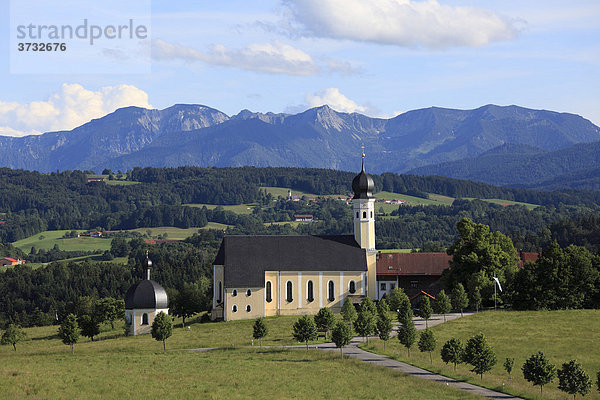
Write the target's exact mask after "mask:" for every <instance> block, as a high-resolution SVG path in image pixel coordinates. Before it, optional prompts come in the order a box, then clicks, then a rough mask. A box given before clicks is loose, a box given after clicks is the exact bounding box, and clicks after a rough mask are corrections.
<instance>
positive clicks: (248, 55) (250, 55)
mask: <svg viewBox="0 0 600 400" xmlns="http://www.w3.org/2000/svg"><path fill="white" fill-rule="evenodd" d="M152 57H153V58H155V59H158V60H170V59H181V60H185V61H202V62H205V63H207V64H213V65H221V66H227V67H234V68H241V69H245V70H249V71H258V72H267V73H275V74H285V75H314V74H316V73H318V72H319V70H320V68H319V66H318V65H317V64H316V63H315V61H314V60H313V58H312V57H311V56H310V55H309V54H307V53H305V52H304V51H302V50H300V49H297V48H295V47H293V46H290V45H288V44H285V43H282V42H279V41H274V42H272V43H254V44H249V45H248V46H246V47H244V48H243V49H239V50H236V49H229V48H228V47H226V46H224V45H222V44H217V45H214V46H213V47H212V48H211V49H210V50H209V51H208V52H203V51H200V50H197V49H195V48H193V47H188V46H182V45H179V44H172V43H168V42H165V41H164V40H160V39H154V40H153V41H152Z"/></svg>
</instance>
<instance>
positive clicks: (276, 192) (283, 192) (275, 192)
mask: <svg viewBox="0 0 600 400" xmlns="http://www.w3.org/2000/svg"><path fill="white" fill-rule="evenodd" d="M260 188H261V189H263V190H266V191H267V193H271V196H273V197H275V198H277V197H279V196H281V197H284V198H287V195H288V190H290V189H289V188H280V187H273V186H261V187H260ZM292 195H299V196H309V197H315V196H317V195H316V194H312V193H307V192H303V191H301V190H295V189H292Z"/></svg>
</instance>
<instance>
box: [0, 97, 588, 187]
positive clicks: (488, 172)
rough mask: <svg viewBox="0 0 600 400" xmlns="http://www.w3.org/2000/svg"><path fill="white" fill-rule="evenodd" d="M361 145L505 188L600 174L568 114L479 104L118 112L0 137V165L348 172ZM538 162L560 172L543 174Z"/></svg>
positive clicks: (370, 155) (417, 166)
mask: <svg viewBox="0 0 600 400" xmlns="http://www.w3.org/2000/svg"><path fill="white" fill-rule="evenodd" d="M594 142H596V143H594ZM589 143H594V144H593V145H589ZM362 145H364V146H365V148H366V153H367V159H366V163H367V168H368V170H369V171H372V172H386V171H387V172H399V173H400V172H407V171H411V172H414V173H418V174H425V173H426V174H430V173H431V174H439V175H446V176H453V177H459V178H468V179H474V180H480V181H485V182H490V183H497V184H505V185H512V184H518V185H526V184H531V183H534V182H541V181H549V180H551V179H553V178H556V177H557V176H559V175H564V174H572V173H574V172H576V171H580V170H587V171H588V173H589V170H590V169H593V168H596V167H600V162H599V160H598V157H594V154H596V155H597V154H600V152H599V151H598V149H600V128H598V127H597V126H596V125H594V124H592V123H591V122H590V121H588V120H586V119H584V118H583V117H581V116H578V115H575V114H568V113H558V112H552V111H546V110H532V109H527V108H523V107H518V106H496V105H486V106H483V107H480V108H477V109H474V110H454V109H446V108H439V107H431V108H426V109H419V110H414V111H408V112H405V113H402V114H400V115H398V116H397V117H394V118H390V119H383V118H371V117H367V116H365V115H362V114H358V113H351V114H348V113H341V112H337V111H334V110H333V109H331V108H330V107H328V106H321V107H317V108H312V109H309V110H307V111H304V112H302V113H299V114H274V113H264V114H263V113H254V112H251V111H248V110H243V111H241V112H240V113H238V114H237V115H234V116H228V115H227V114H225V113H223V112H221V111H219V110H216V109H214V108H211V107H207V106H203V105H183V104H177V105H174V106H171V107H169V108H166V109H163V110H149V109H144V108H138V107H126V108H121V109H118V110H116V111H115V112H113V113H111V114H108V115H106V116H104V117H102V118H98V119H94V120H92V121H90V122H88V123H86V124H84V125H81V126H79V127H77V128H75V129H73V130H70V131H60V132H48V133H44V134H42V135H37V136H26V137H8V136H0V150H1V151H2V154H3V156H2V157H1V158H0V166H4V167H10V168H23V169H29V170H38V171H41V172H49V171H56V170H66V169H81V170H94V171H101V170H102V169H104V168H111V169H113V170H118V169H121V170H126V169H130V168H133V167H135V166H142V167H144V166H153V167H165V166H167V167H175V166H181V165H198V166H243V165H253V166H294V167H318V168H331V169H339V170H351V171H354V170H356V169H357V168H359V165H360V164H359V163H360V151H361V146H362ZM594 149H595V150H594ZM582 154H585V155H586V156H585V157H582ZM544 160H561V161H560V162H561V164H569V166H565V167H561V168H554V169H552V168H548V165H552V164H548V162H550V161H548V162H546V161H544ZM453 162H454V163H453ZM482 164H483V165H485V166H486V167H485V168H482V167H481V165H482ZM421 167H424V168H421ZM517 167H518V168H521V169H518V168H517ZM506 168H510V170H511V171H517V169H518V170H519V171H523V172H522V173H523V176H520V174H521V172H519V173H517V172H515V173H512V174H511V175H510V177H508V175H507V174H505V173H504V172H502V171H504V170H505V169H506ZM549 172H551V173H549ZM504 175H506V176H507V177H506V178H505V177H504ZM491 180H492V181H493V182H491Z"/></svg>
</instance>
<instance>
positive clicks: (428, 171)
mask: <svg viewBox="0 0 600 400" xmlns="http://www.w3.org/2000/svg"><path fill="white" fill-rule="evenodd" d="M599 168H600V142H593V143H585V144H576V145H573V146H570V147H567V148H565V149H560V150H555V151H545V150H543V149H538V148H531V147H527V146H519V145H504V146H500V147H498V148H496V149H493V150H491V151H489V152H486V153H483V154H481V155H480V156H478V157H475V158H466V159H463V160H459V161H452V162H446V163H441V164H435V165H429V166H425V167H421V168H416V169H413V170H411V171H410V173H414V174H417V175H441V176H447V177H451V178H456V179H471V180H475V181H480V182H486V183H490V184H493V185H507V186H520V187H528V188H540V189H554V190H556V189H564V188H570V189H586V190H598V189H599V188H600V185H598V174H599V172H598V169H599Z"/></svg>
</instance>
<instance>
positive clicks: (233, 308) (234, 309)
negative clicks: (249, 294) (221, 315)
mask: <svg viewBox="0 0 600 400" xmlns="http://www.w3.org/2000/svg"><path fill="white" fill-rule="evenodd" d="M231 311H233V312H237V306H236V305H235V304H234V305H233V307H231Z"/></svg>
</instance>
